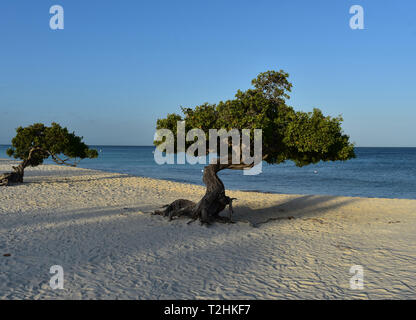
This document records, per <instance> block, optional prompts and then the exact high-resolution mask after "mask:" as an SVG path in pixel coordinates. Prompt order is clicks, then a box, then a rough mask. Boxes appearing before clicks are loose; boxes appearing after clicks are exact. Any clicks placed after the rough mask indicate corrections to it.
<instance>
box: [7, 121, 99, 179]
mask: <svg viewBox="0 0 416 320" xmlns="http://www.w3.org/2000/svg"><path fill="white" fill-rule="evenodd" d="M16 132H17V134H16V136H15V137H14V138H13V139H12V147H11V148H9V149H7V154H8V155H9V156H10V157H14V158H15V159H21V160H22V161H21V162H20V164H19V165H17V166H14V167H13V172H10V173H6V174H3V175H0V185H9V184H10V183H19V182H23V176H24V171H25V169H26V168H27V167H36V166H38V165H40V164H42V163H43V161H44V160H45V159H47V158H49V157H50V158H51V159H52V160H53V161H54V162H55V163H57V164H61V165H67V166H73V167H74V166H76V165H77V163H78V162H79V160H81V159H85V158H96V157H98V152H97V150H94V149H90V148H89V147H88V146H87V145H86V144H85V143H84V142H82V137H78V136H76V135H75V133H73V132H72V133H70V132H68V129H67V128H62V127H61V126H60V125H59V124H57V123H52V125H51V126H50V127H48V126H45V125H44V124H42V123H35V124H33V125H30V126H28V127H25V128H23V127H19V128H17V129H16Z"/></svg>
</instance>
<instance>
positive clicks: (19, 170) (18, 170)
mask: <svg viewBox="0 0 416 320" xmlns="http://www.w3.org/2000/svg"><path fill="white" fill-rule="evenodd" d="M40 150H42V149H41V148H39V147H34V148H32V149H30V151H29V155H28V157H27V159H24V160H23V161H22V162H21V163H20V164H19V165H18V166H17V167H13V172H10V173H5V174H2V175H0V186H8V185H10V184H11V183H23V176H24V174H25V168H26V167H27V166H28V165H30V161H31V160H32V155H33V153H34V152H35V151H40Z"/></svg>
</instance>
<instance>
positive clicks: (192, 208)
mask: <svg viewBox="0 0 416 320" xmlns="http://www.w3.org/2000/svg"><path fill="white" fill-rule="evenodd" d="M250 167H252V165H244V164H243V165H229V164H220V163H216V164H210V165H208V166H206V167H205V169H204V175H203V178H202V180H203V182H204V183H205V185H206V187H207V189H206V192H205V195H204V196H203V197H202V199H201V200H200V201H199V202H198V203H195V202H193V201H190V200H186V199H178V200H175V201H174V202H172V203H171V204H169V205H166V206H164V208H166V209H164V210H156V211H155V212H154V213H153V214H159V215H163V216H168V217H169V220H172V218H173V217H175V216H177V217H180V216H188V217H191V218H192V220H191V221H189V222H192V221H195V220H197V219H199V220H200V221H201V223H206V224H209V223H211V222H215V221H218V222H232V219H231V218H232V217H231V215H232V213H233V207H232V201H233V200H235V199H234V198H230V197H228V196H226V195H225V188H224V184H223V183H222V181H221V180H220V178H218V175H217V173H218V172H219V171H221V170H223V169H234V170H242V169H244V168H250ZM227 206H228V208H229V216H228V217H221V216H220V215H219V214H220V212H221V211H223V210H224V209H225V208H226V207H227Z"/></svg>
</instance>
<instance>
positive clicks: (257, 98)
mask: <svg viewBox="0 0 416 320" xmlns="http://www.w3.org/2000/svg"><path fill="white" fill-rule="evenodd" d="M288 76H289V75H288V74H287V73H285V72H284V71H282V70H280V71H267V72H263V73H260V74H259V75H258V77H257V78H256V79H253V80H252V85H253V86H254V88H253V89H248V90H246V91H240V90H239V91H237V93H236V95H235V99H233V100H227V101H220V102H219V103H218V104H208V103H205V104H203V105H200V106H196V107H195V108H194V109H192V108H182V112H183V114H184V116H183V117H182V116H180V115H178V114H169V115H168V116H167V118H165V119H159V120H158V121H157V125H156V128H157V129H170V130H171V131H172V132H173V133H174V134H175V143H176V127H177V124H176V123H177V121H180V120H185V121H186V131H189V130H191V129H192V128H200V129H202V130H204V132H205V134H206V138H207V139H208V130H209V129H221V128H224V129H226V130H231V129H239V130H241V129H251V130H254V129H262V130H263V155H267V157H266V159H265V161H266V162H268V163H281V162H284V161H285V160H292V161H294V162H295V164H296V165H298V166H303V165H307V164H310V163H317V162H319V161H336V160H348V159H351V158H354V157H355V154H354V146H353V144H352V143H351V142H350V141H349V137H348V136H347V135H345V134H344V133H343V131H342V128H341V122H342V118H341V117H336V118H331V117H329V116H327V117H325V116H324V115H323V114H322V112H321V111H320V110H319V109H314V111H313V112H309V113H306V112H301V111H298V112H296V111H295V110H294V109H293V108H292V107H290V106H288V105H286V99H289V95H288V93H289V92H290V91H291V88H292V84H291V83H290V82H289V81H288ZM162 142H163V141H155V142H154V144H155V145H159V144H161V143H162ZM190 144H192V142H188V143H187V145H190ZM175 151H176V149H175Z"/></svg>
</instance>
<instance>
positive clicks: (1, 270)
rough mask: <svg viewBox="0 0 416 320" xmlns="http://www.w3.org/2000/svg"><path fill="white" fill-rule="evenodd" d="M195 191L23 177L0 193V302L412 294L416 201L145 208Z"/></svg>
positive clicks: (143, 181) (264, 197) (135, 180)
mask: <svg viewBox="0 0 416 320" xmlns="http://www.w3.org/2000/svg"><path fill="white" fill-rule="evenodd" d="M10 163H11V162H10V161H5V160H2V161H0V172H3V171H9V170H10ZM203 192H204V188H203V187H200V186H195V185H189V184H181V183H175V182H169V181H162V180H155V179H148V178H139V177H130V176H126V175H121V174H113V173H105V172H98V171H91V170H85V169H79V168H68V167H58V166H54V165H43V166H40V167H37V168H33V169H30V170H28V171H27V175H26V182H25V183H24V184H22V185H16V186H10V187H0V194H1V196H0V298H1V299H20V298H26V299H276V298H278V299H298V298H307V299H308V298H314V299H317V298H324V299H331V298H342V299H344V298H346V299H355V298H363V299H384V298H387V299H390V298H393V299H403V298H413V299H415V298H416V200H396V199H366V198H350V197H329V196H309V195H277V194H262V193H254V192H234V191H233V192H231V191H230V192H229V194H230V195H231V196H232V197H236V198H238V201H236V202H235V211H236V212H235V216H234V218H235V220H236V221H238V222H237V223H236V224H232V225H222V224H215V225H213V226H211V227H204V226H200V225H199V224H198V223H193V224H190V225H187V224H186V221H187V220H182V219H179V220H175V221H173V222H168V221H167V220H166V219H165V218H162V217H159V216H151V215H150V214H149V213H148V212H150V211H152V210H154V209H156V208H158V207H159V206H161V205H163V204H166V203H169V202H171V201H173V200H175V199H176V198H188V199H191V200H198V198H199V197H201V195H202V194H203ZM4 254H10V256H3V255H4ZM52 265H61V266H62V267H63V268H64V272H65V273H64V279H65V282H64V289H63V290H52V289H51V288H50V286H49V279H50V277H51V276H52V275H51V274H50V273H49V268H50V267H51V266H52ZM352 265H362V266H363V268H364V289H363V290H351V289H350V277H351V276H352V275H351V274H350V273H349V270H350V267H351V266H352Z"/></svg>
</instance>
